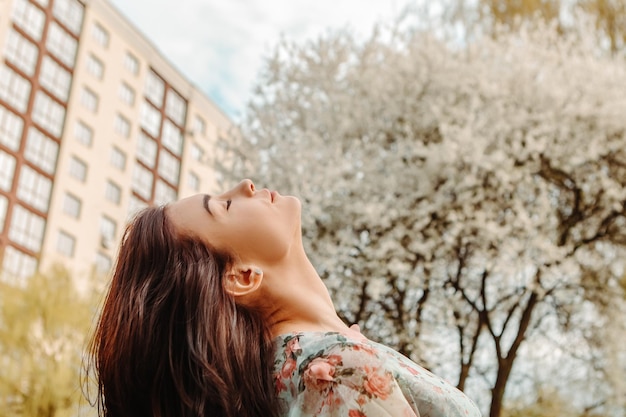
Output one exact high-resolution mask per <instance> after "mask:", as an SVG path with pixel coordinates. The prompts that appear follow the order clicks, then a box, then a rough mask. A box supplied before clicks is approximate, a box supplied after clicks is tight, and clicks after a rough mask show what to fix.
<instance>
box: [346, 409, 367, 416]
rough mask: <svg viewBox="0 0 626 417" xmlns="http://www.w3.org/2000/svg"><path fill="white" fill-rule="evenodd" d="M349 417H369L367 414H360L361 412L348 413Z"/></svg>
mask: <svg viewBox="0 0 626 417" xmlns="http://www.w3.org/2000/svg"><path fill="white" fill-rule="evenodd" d="M348 417H367V416H366V415H365V414H363V413H362V412H360V411H359V410H350V411H348Z"/></svg>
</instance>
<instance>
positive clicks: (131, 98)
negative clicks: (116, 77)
mask: <svg viewBox="0 0 626 417" xmlns="http://www.w3.org/2000/svg"><path fill="white" fill-rule="evenodd" d="M119 97H120V99H121V100H122V101H123V102H124V103H126V104H128V105H129V106H132V105H133V104H135V90H133V89H132V87H130V86H129V85H128V84H126V83H125V82H122V84H120V90H119Z"/></svg>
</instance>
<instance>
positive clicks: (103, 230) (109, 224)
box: [100, 216, 117, 243]
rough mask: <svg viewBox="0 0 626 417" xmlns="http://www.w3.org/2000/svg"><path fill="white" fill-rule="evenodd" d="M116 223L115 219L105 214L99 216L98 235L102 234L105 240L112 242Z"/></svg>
mask: <svg viewBox="0 0 626 417" xmlns="http://www.w3.org/2000/svg"><path fill="white" fill-rule="evenodd" d="M116 228H117V225H116V224H115V221H114V220H112V219H110V218H109V217H107V216H102V217H101V218H100V236H102V237H103V238H104V239H105V240H106V241H108V242H109V243H112V242H113V240H115V229H116Z"/></svg>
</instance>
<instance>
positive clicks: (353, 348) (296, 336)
mask: <svg viewBox="0 0 626 417" xmlns="http://www.w3.org/2000/svg"><path fill="white" fill-rule="evenodd" d="M276 344H277V353H276V361H275V363H274V377H275V381H276V390H277V392H278V396H279V398H280V400H281V401H282V402H283V405H284V413H283V414H282V416H289V417H305V416H319V417H339V416H341V417H344V416H345V417H366V416H367V417H389V416H394V417H395V416H398V417H480V412H479V411H478V409H477V408H476V405H474V403H473V402H472V401H471V400H470V399H469V398H468V397H466V396H465V395H464V394H463V393H462V392H461V391H459V390H458V389H456V388H455V387H453V386H452V385H450V384H449V383H447V382H445V381H444V380H443V379H441V378H439V377H437V376H435V375H433V374H432V373H430V372H429V371H427V370H426V369H424V368H422V367H420V366H418V365H417V364H416V363H414V362H412V361H410V360H409V359H407V358H406V357H404V356H402V355H401V354H399V353H398V352H396V351H394V350H392V349H390V348H388V347H386V346H384V345H381V344H379V343H375V342H372V341H370V340H367V339H365V338H362V339H355V338H351V337H348V336H345V335H343V334H340V333H336V332H329V333H322V332H299V333H291V334H286V335H282V336H279V337H278V338H276Z"/></svg>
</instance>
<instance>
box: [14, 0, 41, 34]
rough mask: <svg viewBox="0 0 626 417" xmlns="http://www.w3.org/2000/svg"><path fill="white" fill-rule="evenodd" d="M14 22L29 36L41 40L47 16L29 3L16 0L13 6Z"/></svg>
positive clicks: (25, 0) (24, 0)
mask: <svg viewBox="0 0 626 417" xmlns="http://www.w3.org/2000/svg"><path fill="white" fill-rule="evenodd" d="M13 20H14V21H15V23H16V24H17V25H18V26H19V27H20V28H21V29H22V30H23V31H24V32H26V34H28V36H30V37H31V38H33V39H34V40H36V41H38V40H41V34H42V33H43V25H44V23H45V21H46V16H45V14H44V12H43V11H42V10H40V9H39V8H38V7H37V6H34V5H32V4H30V3H29V2H28V0H16V1H15V3H14V5H13Z"/></svg>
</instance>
